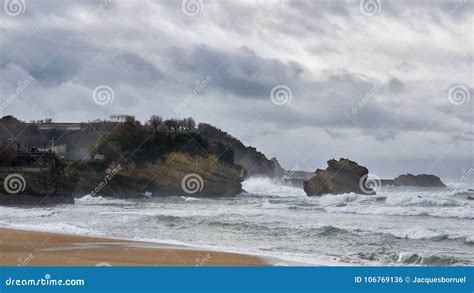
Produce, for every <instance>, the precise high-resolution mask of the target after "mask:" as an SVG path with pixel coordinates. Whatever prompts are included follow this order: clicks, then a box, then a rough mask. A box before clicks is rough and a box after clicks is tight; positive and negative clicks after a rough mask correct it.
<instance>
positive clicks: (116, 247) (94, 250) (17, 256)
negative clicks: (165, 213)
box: [0, 228, 272, 266]
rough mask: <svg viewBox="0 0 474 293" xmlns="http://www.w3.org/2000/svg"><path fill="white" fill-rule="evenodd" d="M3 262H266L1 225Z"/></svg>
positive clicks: (266, 262)
mask: <svg viewBox="0 0 474 293" xmlns="http://www.w3.org/2000/svg"><path fill="white" fill-rule="evenodd" d="M0 265H3V266H267V265H272V261H271V260H269V259H264V258H262V257H258V256H252V255H245V254H237V253H228V252H220V251H210V250H201V249H196V248H191V247H185V246H174V245H168V244H159V243H150V242H138V241H129V240H120V239H107V238H98V237H88V236H78V235H68V234H58V233H47V232H33V231H24V230H16V229H6V228H0Z"/></svg>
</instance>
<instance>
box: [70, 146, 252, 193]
mask: <svg viewBox="0 0 474 293" xmlns="http://www.w3.org/2000/svg"><path fill="white" fill-rule="evenodd" d="M108 170H109V172H107V173H101V174H97V175H95V174H94V175H92V174H91V173H90V172H89V171H88V170H87V169H83V170H79V174H80V178H81V179H80V181H79V183H78V187H77V189H76V192H75V193H76V194H82V195H83V194H90V193H93V195H100V196H112V197H121V198H142V197H143V194H144V193H146V192H149V193H151V194H150V196H173V195H177V196H192V197H223V196H234V195H237V194H239V193H241V192H242V181H243V180H244V178H245V175H246V173H245V169H243V168H242V167H240V166H238V165H234V164H227V163H224V162H221V161H219V160H218V159H217V157H215V156H209V157H203V156H199V155H190V154H186V153H170V154H167V155H166V156H165V157H164V158H163V159H162V160H159V161H156V162H153V163H145V164H144V165H137V164H136V163H130V164H126V165H124V166H119V165H116V164H115V165H113V164H112V165H111V166H109V168H108ZM107 176H108V177H107Z"/></svg>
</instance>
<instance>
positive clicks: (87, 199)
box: [74, 194, 132, 205]
mask: <svg viewBox="0 0 474 293" xmlns="http://www.w3.org/2000/svg"><path fill="white" fill-rule="evenodd" d="M74 203H75V204H82V205H95V204H130V203H132V202H131V201H129V200H125V199H116V198H110V197H102V196H91V195H90V194H87V195H85V196H83V197H79V198H75V199H74Z"/></svg>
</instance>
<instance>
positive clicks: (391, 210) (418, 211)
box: [324, 205, 474, 219]
mask: <svg viewBox="0 0 474 293" xmlns="http://www.w3.org/2000/svg"><path fill="white" fill-rule="evenodd" d="M324 210H325V211H326V212H329V213H348V214H361V215H386V216H430V217H438V218H459V219H474V209H473V208H472V207H471V206H470V205H466V206H462V207H449V208H438V209H433V208H429V207H397V206H369V205H351V206H344V207H326V208H324Z"/></svg>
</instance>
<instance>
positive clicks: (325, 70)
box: [0, 0, 474, 178]
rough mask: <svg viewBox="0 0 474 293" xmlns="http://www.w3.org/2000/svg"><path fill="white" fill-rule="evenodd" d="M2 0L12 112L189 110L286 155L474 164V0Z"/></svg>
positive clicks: (376, 168)
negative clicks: (473, 0) (473, 1)
mask: <svg viewBox="0 0 474 293" xmlns="http://www.w3.org/2000/svg"><path fill="white" fill-rule="evenodd" d="M3 2H4V3H3V4H4V5H2V6H3V10H0V115H2V116H3V115H14V116H16V117H18V118H19V119H22V120H26V121H29V120H32V119H43V118H46V117H51V118H53V119H54V120H56V121H87V120H93V119H97V118H100V119H106V118H107V117H108V116H109V115H110V114H132V115H135V116H136V117H137V119H139V120H142V121H144V120H146V118H148V117H149V116H150V115H152V114H158V115H161V116H163V117H165V118H171V117H187V116H192V117H194V118H195V119H196V120H197V121H198V122H208V123H211V124H213V125H215V126H217V127H219V128H222V129H223V130H225V131H227V132H229V133H231V134H232V135H234V136H235V137H237V138H239V139H241V140H242V141H243V142H244V143H245V144H248V145H252V146H255V147H257V148H258V149H259V150H260V151H262V152H263V153H265V154H266V155H267V156H268V157H277V158H278V159H279V160H280V162H281V164H282V165H283V166H284V167H286V168H288V169H292V168H296V169H304V170H310V171H314V170H315V169H316V168H324V167H325V166H326V163H325V162H326V161H327V160H328V159H330V158H333V157H334V158H339V157H348V158H350V159H353V160H356V161H358V162H360V163H361V164H364V165H366V166H368V167H369V170H370V172H371V173H374V174H377V175H379V176H380V177H389V176H394V175H398V174H400V173H406V172H414V173H423V172H426V173H434V174H438V175H440V176H444V177H451V178H459V176H461V175H462V172H463V170H464V171H466V170H469V168H474V158H473V153H474V126H473V125H474V101H473V100H474V90H473V88H474V85H473V84H474V71H473V55H474V39H473V38H474V37H473V36H474V23H473V15H474V13H473V12H474V9H473V7H474V4H473V3H472V1H471V2H469V1H467V2H465V1H428V0H426V1H386V0H379V1H377V0H366V1H364V0H363V1H314V0H308V1H303V0H287V1H263V0H255V1H250V0H235V1H215V0H214V1H211V0H202V1H198V0H194V1H192V0H188V1H177V0H174V1H171V0H170V1H151V0H150V1H118V0H111V1H107V0H105V1H104V0H101V1H74V3H73V1H49V0H41V1H32V0H23V1H22V0H3Z"/></svg>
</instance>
